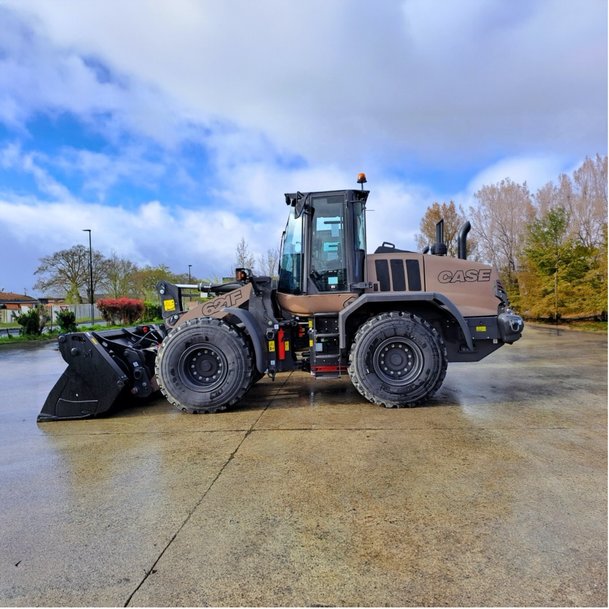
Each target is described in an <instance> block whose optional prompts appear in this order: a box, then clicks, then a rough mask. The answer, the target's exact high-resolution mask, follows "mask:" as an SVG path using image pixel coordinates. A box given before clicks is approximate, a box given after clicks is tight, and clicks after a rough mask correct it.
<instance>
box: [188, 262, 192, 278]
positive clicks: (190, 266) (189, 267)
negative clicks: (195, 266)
mask: <svg viewBox="0 0 609 609" xmlns="http://www.w3.org/2000/svg"><path fill="white" fill-rule="evenodd" d="M191 268H192V264H189V265H188V283H190V281H191V279H190V269H191Z"/></svg>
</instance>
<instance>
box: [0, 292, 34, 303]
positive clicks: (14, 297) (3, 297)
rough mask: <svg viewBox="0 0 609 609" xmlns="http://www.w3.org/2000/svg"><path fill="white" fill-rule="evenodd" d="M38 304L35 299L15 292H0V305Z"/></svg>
mask: <svg viewBox="0 0 609 609" xmlns="http://www.w3.org/2000/svg"><path fill="white" fill-rule="evenodd" d="M35 302H38V299H37V298H33V297H32V296H28V295H27V294H15V292H0V304H30V303H35Z"/></svg>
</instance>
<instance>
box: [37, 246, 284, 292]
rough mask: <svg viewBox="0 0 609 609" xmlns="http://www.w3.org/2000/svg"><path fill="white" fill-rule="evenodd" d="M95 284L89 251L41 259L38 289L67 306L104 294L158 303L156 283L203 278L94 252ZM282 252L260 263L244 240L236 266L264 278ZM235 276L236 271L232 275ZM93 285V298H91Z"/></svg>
mask: <svg viewBox="0 0 609 609" xmlns="http://www.w3.org/2000/svg"><path fill="white" fill-rule="evenodd" d="M91 260H92V271H93V272H92V281H91V273H90V270H89V248H87V247H85V246H84V245H75V246H73V247H71V248H69V249H65V250H60V251H57V252H55V253H53V254H50V255H49V256H44V257H42V258H41V259H40V264H39V265H38V267H37V268H36V270H35V271H34V274H35V275H37V276H38V280H37V282H36V284H35V285H34V288H35V289H36V290H40V291H42V292H44V293H46V294H54V295H57V296H61V297H63V298H65V300H66V302H67V303H70V304H81V303H83V302H93V301H94V300H95V298H96V297H99V295H100V294H103V295H104V296H105V297H108V298H120V297H130V298H139V299H142V300H144V301H149V302H156V301H157V300H158V295H157V293H156V284H157V283H158V282H159V281H161V280H167V281H170V282H171V283H190V284H194V283H199V279H197V278H195V277H192V276H190V275H189V274H188V273H175V272H173V271H172V270H171V269H170V268H169V267H168V266H166V265H159V266H149V265H148V266H143V267H140V266H138V265H136V264H134V263H133V262H131V261H130V260H128V259H126V258H121V257H119V256H118V255H116V254H112V255H111V256H110V257H106V256H104V255H103V254H102V253H101V252H100V251H98V250H92V252H91ZM278 261H279V251H278V250H276V249H269V250H268V251H267V252H266V254H264V255H261V256H259V257H258V259H257V260H256V258H255V256H254V255H253V254H252V253H251V252H250V250H249V246H248V245H247V242H246V241H245V238H242V239H241V241H240V242H239V243H238V244H237V246H236V250H235V264H234V266H235V267H245V268H249V269H251V270H252V271H253V272H255V273H257V274H260V275H271V276H275V275H276V274H277V265H278ZM231 275H232V272H231ZM202 281H203V282H204V283H207V282H208V281H211V283H220V282H221V281H222V278H219V277H214V278H212V279H211V280H202ZM91 283H92V284H93V295H91V293H90V292H91V288H90V286H91Z"/></svg>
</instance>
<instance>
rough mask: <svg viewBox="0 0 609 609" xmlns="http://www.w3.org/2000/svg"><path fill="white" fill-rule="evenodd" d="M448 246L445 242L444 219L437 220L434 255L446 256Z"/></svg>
mask: <svg viewBox="0 0 609 609" xmlns="http://www.w3.org/2000/svg"><path fill="white" fill-rule="evenodd" d="M447 251H448V248H447V247H446V243H444V219H442V220H439V221H438V222H436V242H435V243H434V244H433V245H432V246H431V253H432V255H433V256H446V252H447Z"/></svg>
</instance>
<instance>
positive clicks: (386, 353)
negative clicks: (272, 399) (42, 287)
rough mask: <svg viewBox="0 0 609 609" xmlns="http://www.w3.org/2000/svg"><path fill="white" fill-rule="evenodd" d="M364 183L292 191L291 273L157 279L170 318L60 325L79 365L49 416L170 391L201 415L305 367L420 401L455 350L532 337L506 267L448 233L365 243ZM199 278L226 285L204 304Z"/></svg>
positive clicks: (411, 402)
mask: <svg viewBox="0 0 609 609" xmlns="http://www.w3.org/2000/svg"><path fill="white" fill-rule="evenodd" d="M358 183H359V184H360V188H354V189H348V190H335V191H328V192H295V193H287V194H286V195H285V202H286V204H287V206H288V208H289V216H288V221H287V225H286V228H285V231H284V232H283V236H282V239H281V248H280V261H279V269H278V271H279V272H278V279H272V278H270V277H260V276H255V275H253V274H252V273H251V272H250V270H249V269H244V268H239V269H236V274H235V279H234V281H232V282H230V283H224V284H219V285H207V286H203V285H198V286H193V285H175V284H172V283H170V282H168V281H161V282H159V284H158V285H157V291H158V294H159V298H160V302H161V307H162V314H163V323H162V324H157V325H147V326H136V327H134V328H128V329H122V330H106V331H100V332H94V331H90V332H76V333H70V334H65V335H62V336H60V337H59V350H60V352H61V355H62V357H63V358H64V360H65V361H66V362H67V364H68V367H67V368H66V370H65V372H64V373H63V375H62V376H61V378H60V379H59V380H58V382H57V383H56V385H55V386H54V387H53V389H52V390H51V392H50V394H49V396H48V398H47V400H46V402H45V404H44V406H43V408H42V411H41V412H40V414H39V416H38V420H39V421H52V420H61V419H81V418H89V417H96V416H99V415H104V414H107V413H109V412H111V411H112V410H113V409H114V405H115V404H116V403H123V402H125V401H126V400H127V401H129V400H130V399H136V398H147V397H148V396H150V395H151V394H153V393H154V392H156V391H157V390H159V389H160V391H161V392H162V394H163V395H164V396H165V397H166V398H167V400H168V401H169V402H170V403H171V404H173V405H174V406H175V407H177V408H178V409H180V410H182V411H184V412H189V413H211V412H217V411H222V410H225V409H227V408H229V407H231V406H234V405H235V404H237V403H238V402H239V401H240V400H242V399H243V397H244V396H245V394H246V393H247V392H248V390H249V389H250V388H251V387H252V386H253V385H254V383H256V382H257V381H258V380H260V379H261V378H262V377H263V376H265V375H267V376H269V377H271V378H273V379H274V378H275V376H276V375H277V374H281V373H285V372H290V371H292V370H306V371H309V372H310V373H311V375H312V376H314V377H315V378H327V377H341V376H345V375H348V376H349V377H350V379H351V381H352V382H353V385H354V386H355V387H356V388H357V390H358V391H359V393H361V395H362V396H363V397H365V398H366V399H367V400H369V401H370V402H373V403H375V404H380V405H382V406H385V407H388V408H392V407H403V406H415V405H418V404H422V403H424V402H425V401H426V400H428V399H429V398H430V397H431V396H432V395H433V394H434V393H435V392H436V391H437V390H438V388H439V387H440V386H441V384H442V382H443V380H444V377H445V374H446V367H447V363H448V362H477V361H480V360H481V359H482V358H484V357H486V356H487V355H489V354H490V353H492V352H493V351H495V350H496V349H498V348H499V347H501V346H502V345H503V344H505V343H508V344H511V343H513V342H515V341H516V340H518V339H519V338H520V337H521V334H522V331H523V327H524V324H523V320H522V319H521V317H519V316H518V315H516V314H515V313H513V312H512V311H511V309H510V304H509V301H508V297H507V294H506V291H505V290H504V288H503V286H502V285H501V282H500V280H499V276H498V274H497V272H496V270H495V269H493V268H491V267H490V266H487V265H485V264H482V263H480V262H474V261H472V260H468V259H467V234H468V231H469V230H470V228H471V227H470V224H469V222H466V223H465V224H464V225H463V226H462V227H461V229H460V231H459V236H458V256H457V258H454V257H449V256H447V247H446V245H445V243H444V242H443V222H442V221H440V222H439V223H438V224H437V226H436V242H435V243H434V244H433V245H432V246H431V248H426V251H425V252H423V253H421V252H411V251H406V250H402V249H398V248H397V247H396V246H395V245H394V244H392V243H389V242H383V244H382V245H380V246H379V247H378V248H377V249H376V250H375V251H374V253H367V249H366V203H367V200H368V195H369V191H368V190H364V183H366V177H365V175H364V174H360V175H359V176H358ZM192 288H196V289H198V290H205V291H207V292H208V293H211V294H212V295H213V296H214V297H213V298H211V299H210V300H207V301H204V302H201V303H198V304H197V305H196V306H194V307H193V308H187V307H186V306H185V302H184V301H185V298H184V297H185V295H186V293H187V292H188V290H189V289H192Z"/></svg>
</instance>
